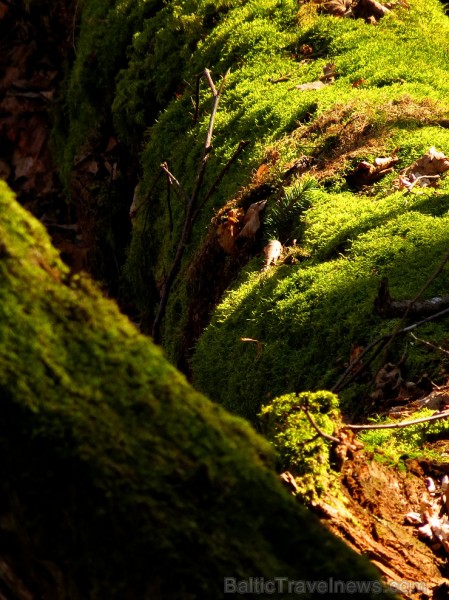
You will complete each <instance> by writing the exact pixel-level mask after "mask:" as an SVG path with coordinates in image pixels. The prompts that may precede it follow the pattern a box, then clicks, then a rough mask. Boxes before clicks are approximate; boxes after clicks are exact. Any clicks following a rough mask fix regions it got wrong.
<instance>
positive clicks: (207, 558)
mask: <svg viewBox="0 0 449 600" xmlns="http://www.w3.org/2000/svg"><path fill="white" fill-rule="evenodd" d="M0 323H1V326H0V399H1V403H2V418H1V420H0V450H1V454H2V462H1V468H0V474H1V477H0V490H1V498H2V502H1V511H3V512H2V514H3V513H6V514H8V520H9V521H11V518H12V521H13V522H14V523H15V525H14V526H13V528H12V530H11V531H10V532H9V534H8V535H9V536H10V538H11V537H12V539H14V547H15V548H17V549H18V552H19V554H20V555H21V556H22V557H24V556H27V557H28V558H27V560H28V562H29V564H28V573H29V574H30V577H31V578H32V573H33V572H34V569H42V568H43V566H42V565H46V564H47V565H48V564H52V565H53V567H52V571H51V572H55V569H56V570H58V569H60V571H61V572H62V573H63V576H64V581H65V582H66V584H65V585H66V589H69V590H70V592H67V594H68V593H70V597H71V598H76V599H81V598H83V599H86V598H89V599H92V600H95V599H100V598H101V599H103V598H106V597H107V598H111V599H114V598H117V599H119V598H120V599H122V598H124V597H126V598H129V599H134V598H135V599H137V598H143V597H146V596H148V594H150V595H151V597H157V598H173V599H174V598H177V599H181V598H183V599H184V598H187V597H194V598H221V597H222V594H223V578H224V577H226V576H232V577H236V578H237V579H245V578H248V577H256V576H257V577H261V576H263V577H266V578H273V577H275V576H277V577H279V576H282V577H284V576H286V577H290V578H292V579H295V580H298V579H307V580H316V579H327V578H328V577H330V576H331V577H334V578H338V579H348V580H363V581H364V580H374V579H376V575H375V572H374V570H373V569H371V568H370V567H369V566H368V565H367V564H366V562H365V560H363V559H361V558H359V557H356V556H355V555H354V554H353V553H352V552H351V551H350V550H349V549H348V548H346V547H345V546H344V545H343V544H342V543H341V542H340V541H337V540H336V539H334V538H333V537H332V536H331V535H330V534H329V533H328V532H327V531H325V530H324V529H322V528H321V527H320V526H319V524H318V523H317V522H316V521H315V520H314V519H313V518H312V517H311V515H309V514H308V513H307V512H306V511H305V509H303V508H301V507H299V506H298V505H297V504H296V503H295V502H294V500H293V499H292V498H291V497H289V496H288V494H286V493H285V492H284V491H283V490H282V489H281V487H280V484H279V483H278V482H277V481H276V477H275V475H274V473H273V472H272V471H271V469H270V462H271V458H270V456H271V451H270V449H269V446H268V444H267V442H265V441H263V440H262V439H261V438H259V437H258V436H257V435H256V434H255V433H254V431H253V430H252V429H251V428H250V427H249V425H248V424H246V423H245V422H243V421H242V420H240V419H237V418H235V417H232V416H230V415H228V414H227V413H226V412H225V411H224V410H223V409H222V408H221V407H219V406H217V405H215V404H213V403H211V402H210V401H208V400H207V399H206V398H205V397H204V396H201V395H200V394H199V393H197V392H195V391H194V390H193V389H192V388H191V387H190V386H189V385H188V384H187V383H186V381H185V379H184V378H183V377H182V376H181V375H180V374H179V373H178V372H176V370H175V369H174V368H173V367H172V366H170V365H169V363H168V362H167V361H166V360H165V359H164V357H163V356H162V353H161V351H160V350H159V349H157V348H156V347H155V346H154V345H153V344H152V343H151V342H150V341H149V340H148V339H147V338H145V337H143V336H142V335H140V334H139V333H138V332H137V331H136V329H135V328H134V327H133V326H132V325H131V324H130V323H129V322H128V320H127V319H126V318H124V317H122V316H121V315H120V313H119V312H118V310H117V308H116V306H115V304H114V303H112V302H110V301H108V300H106V299H104V298H102V297H101V295H100V294H99V292H98V291H97V289H96V288H95V286H94V285H93V284H92V283H91V282H90V281H89V280H87V279H86V278H85V277H81V278H80V277H72V278H71V277H70V276H69V274H68V273H67V269H66V268H65V267H64V266H63V265H62V263H61V261H60V259H59V257H58V254H57V252H56V251H55V250H54V249H53V248H52V247H51V245H50V242H49V239H48V237H47V235H46V233H45V232H44V229H43V227H42V226H41V225H40V224H39V223H37V222H36V221H35V220H34V219H33V218H32V217H31V216H30V215H28V214H27V213H26V212H25V211H24V210H23V209H22V208H21V207H19V205H18V204H17V203H16V202H15V200H14V199H13V197H12V194H11V193H10V192H9V191H8V190H7V188H6V185H5V184H4V183H1V182H0ZM11 515H12V517H11ZM2 522H3V521H2ZM55 589H56V587H54V589H53V592H51V593H47V596H46V597H50V598H53V597H54V598H56V597H58V598H61V595H58V594H59V592H55ZM279 597H282V594H280V595H279ZM376 597H377V596H376Z"/></svg>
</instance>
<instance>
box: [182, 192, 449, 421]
mask: <svg viewBox="0 0 449 600" xmlns="http://www.w3.org/2000/svg"><path fill="white" fill-rule="evenodd" d="M349 202H352V204H349ZM436 207H437V212H438V213H439V215H440V216H434V215H433V214H432V212H433V211H434V210H435V209H436ZM444 207H446V208H444ZM448 207H449V197H448V196H447V194H446V193H442V194H438V193H436V192H434V191H433V192H426V193H424V194H422V195H421V194H420V195H416V196H414V195H408V196H404V195H402V194H396V195H392V196H388V197H387V198H386V199H385V200H374V199H372V198H366V199H364V198H363V197H360V196H358V197H352V196H347V195H342V194H337V195H329V196H328V199H327V201H326V195H325V194H323V195H322V201H321V202H320V203H316V204H315V206H314V207H313V208H312V209H310V210H309V216H308V217H306V222H305V236H304V237H305V240H306V243H307V244H308V245H309V248H310V250H311V252H313V251H315V252H316V258H311V259H308V260H306V261H305V262H304V263H302V264H300V265H296V266H287V265H284V266H281V267H279V268H277V269H274V270H272V271H270V272H269V273H268V275H264V274H261V273H259V272H258V268H260V261H257V263H256V264H252V265H251V264H250V265H249V267H248V272H247V273H246V274H245V275H242V277H241V279H240V281H239V283H238V284H236V285H235V287H234V289H233V290H232V291H229V292H228V293H227V295H226V297H225V298H224V300H223V301H222V303H221V304H220V305H219V306H218V308H217V309H216V311H215V313H214V316H213V319H212V322H211V324H210V325H209V327H208V328H207V329H206V331H205V333H204V334H203V336H202V338H201V339H200V342H199V344H198V346H197V349H196V353H195V355H194V359H193V368H194V373H195V384H196V385H197V386H198V387H199V389H201V390H203V391H204V392H206V393H207V394H208V395H210V396H211V397H212V398H213V399H215V400H217V401H219V402H220V403H223V404H224V405H225V406H226V407H228V408H229V409H230V410H232V411H234V412H237V413H238V414H242V415H244V416H246V417H247V418H250V419H254V418H255V415H256V413H257V411H258V410H259V407H260V405H261V403H262V404H263V403H265V402H266V401H267V398H269V397H275V396H279V395H282V394H284V393H287V392H289V391H292V390H294V389H299V390H307V389H317V388H318V389H319V388H326V387H328V388H329V387H331V386H332V385H333V384H334V383H336V381H337V379H338V375H339V373H341V372H342V371H343V370H344V369H343V368H342V365H344V364H345V363H347V361H348V360H349V356H350V351H351V346H352V345H354V344H355V345H360V346H366V345H367V344H368V343H369V342H371V341H372V340H374V339H375V338H376V337H377V336H378V335H382V334H384V333H386V332H389V331H391V330H392V328H393V327H394V323H392V322H391V321H388V320H382V319H380V317H377V316H375V315H374V314H373V304H374V299H375V297H376V295H377V289H378V285H379V282H380V279H381V278H382V277H385V276H386V277H388V278H389V281H390V285H391V293H392V295H393V296H394V297H396V298H411V297H413V296H414V295H415V294H416V292H417V290H418V289H420V287H421V286H422V285H423V284H424V282H425V281H426V280H427V278H428V276H429V275H430V273H431V272H432V271H433V270H434V269H435V268H436V267H437V265H438V264H439V262H440V260H441V257H442V256H443V255H444V253H445V248H446V241H445V240H446V239H447V234H448V229H449V219H448V215H447V208H448ZM429 213H430V214H429ZM376 215H377V216H376ZM357 216H358V218H357ZM367 223H368V225H367ZM309 235H310V237H309ZM312 240H313V241H312ZM312 256H313V254H312ZM326 257H327V260H323V258H326ZM251 270H253V272H251ZM446 272H447V269H445V270H444V273H446ZM445 290H446V284H445V275H443V276H442V277H440V278H438V279H437V280H436V281H435V282H434V283H433V284H432V286H431V288H430V289H429V290H428V291H427V292H426V296H427V295H428V296H429V297H432V296H437V295H444V294H445ZM422 335H423V336H424V337H426V335H429V336H431V337H432V339H434V340H438V339H440V340H441V339H444V338H445V337H447V324H445V322H444V321H442V322H441V323H439V324H434V325H431V324H430V325H427V326H426V328H425V330H423V333H422ZM241 337H251V338H254V339H257V340H259V341H260V342H262V344H263V351H262V352H261V353H260V354H257V352H256V350H255V348H253V347H252V345H249V344H244V343H242V342H241V341H240V338H241ZM405 344H406V341H404V340H402V341H400V342H398V344H397V347H396V349H395V350H394V352H396V359H397V360H399V358H400V356H401V355H402V353H403V351H404V345H405ZM414 353H415V349H411V350H410V355H409V359H408V360H409V366H410V373H409V376H410V377H413V376H414V375H417V374H419V373H422V372H423V371H425V370H427V369H428V368H430V369H431V370H432V368H433V369H435V367H436V365H437V364H438V363H440V362H441V357H437V358H438V363H436V361H435V359H436V357H435V355H434V356H433V357H432V354H430V353H427V355H426V356H427V358H426V360H423V354H422V353H421V352H420V350H418V355H417V356H418V357H419V360H416V356H415V354H414ZM414 356H415V358H414ZM432 361H433V365H432ZM357 397H358V392H357V390H356V389H354V388H352V389H351V392H350V393H346V395H344V396H343V399H346V400H349V399H350V398H353V399H354V401H355V400H356V398H357Z"/></svg>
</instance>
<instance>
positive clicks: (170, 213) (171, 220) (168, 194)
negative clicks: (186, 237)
mask: <svg viewBox="0 0 449 600" xmlns="http://www.w3.org/2000/svg"><path fill="white" fill-rule="evenodd" d="M166 176H167V207H168V218H169V222H170V237H171V234H172V233H173V214H172V210H171V201H170V190H171V185H172V182H171V178H170V175H168V174H167V173H166Z"/></svg>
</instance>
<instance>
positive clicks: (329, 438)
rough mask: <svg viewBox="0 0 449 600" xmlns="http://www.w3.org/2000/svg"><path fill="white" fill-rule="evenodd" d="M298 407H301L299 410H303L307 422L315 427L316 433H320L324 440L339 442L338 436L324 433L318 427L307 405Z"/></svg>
mask: <svg viewBox="0 0 449 600" xmlns="http://www.w3.org/2000/svg"><path fill="white" fill-rule="evenodd" d="M300 408H301V410H303V411H304V413H305V415H306V417H307V419H308V421H309V423H310V424H311V425H312V427H313V428H314V429H315V431H316V432H317V433H318V435H320V436H321V437H322V438H324V439H325V440H328V441H329V442H336V443H337V444H339V443H340V440H339V439H338V438H336V437H334V436H333V435H329V434H327V433H325V432H324V431H323V430H322V429H320V428H319V427H318V425H317V424H316V423H315V421H314V420H313V419H312V415H311V414H310V413H309V409H308V408H307V406H306V405H305V404H302V405H301V406H300Z"/></svg>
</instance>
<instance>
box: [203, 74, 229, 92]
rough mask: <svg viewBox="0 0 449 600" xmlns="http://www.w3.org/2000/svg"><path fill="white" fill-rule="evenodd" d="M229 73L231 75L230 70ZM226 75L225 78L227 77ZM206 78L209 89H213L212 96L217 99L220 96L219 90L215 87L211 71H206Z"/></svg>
mask: <svg viewBox="0 0 449 600" xmlns="http://www.w3.org/2000/svg"><path fill="white" fill-rule="evenodd" d="M228 73H229V70H228ZM226 75H227V74H226ZM226 75H225V77H226ZM204 77H205V78H206V79H207V83H208V84H209V87H210V89H211V92H212V96H213V97H214V98H216V97H217V96H218V92H217V88H216V87H215V84H214V82H213V81H212V77H211V75H210V71H209V69H204Z"/></svg>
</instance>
